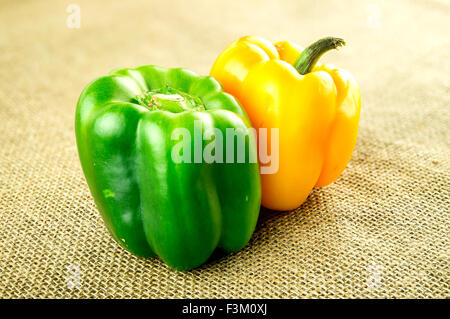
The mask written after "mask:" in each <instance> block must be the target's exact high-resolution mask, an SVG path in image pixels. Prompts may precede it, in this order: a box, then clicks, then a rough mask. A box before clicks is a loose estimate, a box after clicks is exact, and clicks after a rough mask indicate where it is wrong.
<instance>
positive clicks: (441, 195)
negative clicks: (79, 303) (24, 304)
mask: <svg viewBox="0 0 450 319" xmlns="http://www.w3.org/2000/svg"><path fill="white" fill-rule="evenodd" d="M70 3H73V2H72V1H70V2H69V1H5V0H2V1H1V2H0V119H1V125H0V142H1V149H0V297H4V298H13V297H43V298H48V297H56V298H78V297H88V298H92V297H95V298H105V297H106V298H107V297H139V298H140V297H143V298H158V297H162V298H178V297H185V298H199V297H207V298H220V297H228V298H237V297H249V298H256V297H264V298H265V297H273V298H298V297H300V298H301V297H349V298H357V297H376V298H377V297H397V298H407V297H424V298H435V297H449V296H450V283H449V247H450V242H449V237H450V236H449V229H450V228H449V226H450V220H449V199H450V195H449V186H450V185H449V178H450V176H449V172H450V166H449V155H450V154H449V125H450V123H449V110H450V108H449V104H450V98H449V92H450V91H449V89H450V83H449V80H450V78H449V74H450V33H449V22H448V21H450V6H449V4H448V2H445V1H414V2H413V1H411V2H407V1H398V2H396V3H395V4H393V3H391V2H388V1H382V2H381V1H368V2H365V1H351V2H350V1H347V2H345V3H342V4H341V2H337V1H329V2H320V4H316V3H315V2H312V1H298V0H296V1H283V2H282V3H281V2H278V1H262V2H261V1H256V0H255V1H223V2H220V3H219V2H216V1H214V2H212V1H196V2H192V1H181V0H180V1H121V2H119V1H107V2H106V1H76V2H74V3H75V4H77V5H79V7H80V8H81V26H80V28H74V29H73V28H69V27H68V26H67V24H66V22H67V21H66V19H67V17H68V15H69V13H67V12H66V9H67V6H68V5H69V4H70ZM246 34H256V35H261V36H264V37H266V38H269V39H271V40H274V41H275V40H280V39H291V40H296V41H298V42H299V43H301V44H303V45H305V44H308V43H311V42H312V41H314V40H316V39H317V38H319V37H321V36H326V35H335V36H341V37H343V38H345V39H346V41H347V43H348V45H347V46H346V47H345V48H343V49H341V50H340V51H339V52H337V53H329V54H327V56H326V57H324V59H323V60H325V61H328V62H332V63H335V64H338V65H340V66H342V67H345V68H346V69H348V70H350V71H351V72H352V73H353V75H354V76H355V77H356V79H357V80H358V82H359V84H360V87H361V92H362V97H363V105H362V114H361V125H360V134H359V138H358V142H357V145H356V149H355V152H354V154H353V158H352V160H351V162H350V164H349V165H348V167H347V169H346V171H345V172H344V174H343V175H342V177H341V178H340V179H339V180H338V181H336V182H335V183H334V184H332V185H330V186H328V187H326V188H323V189H317V190H314V191H313V192H312V194H311V196H310V197H309V199H308V201H307V202H306V203H305V204H304V205H302V206H301V207H300V208H298V209H297V210H296V211H293V212H282V213H279V212H269V211H265V210H263V211H262V213H261V218H260V221H259V223H258V226H257V229H256V232H255V234H254V236H253V238H252V240H251V242H250V243H249V244H248V245H247V246H246V247H245V248H244V249H243V250H241V251H239V252H237V253H235V254H233V255H229V256H222V255H216V256H214V258H213V259H212V260H211V261H210V262H209V263H207V264H206V265H204V266H203V267H201V268H199V269H196V270H193V271H190V272H177V271H173V270H171V269H169V268H168V267H167V266H166V265H165V264H164V263H162V262H161V261H160V260H158V259H148V260H145V259H139V258H136V257H134V256H132V255H131V254H129V253H127V252H126V251H124V250H123V249H121V248H120V247H119V246H118V245H117V244H116V243H115V242H114V241H113V240H112V239H111V237H110V236H109V235H108V233H107V231H106V229H105V228H104V226H103V223H102V220H101V218H100V216H99V214H98V212H97V210H96V207H95V205H94V202H93V200H92V198H91V195H90V193H89V191H88V187H87V185H86V182H85V180H84V176H83V173H82V171H81V168H80V164H79V162H78V155H77V150H76V144H75V137H74V112H75V104H76V101H77V98H78V95H79V94H80V92H81V90H82V89H83V87H84V86H85V85H86V84H87V83H88V82H89V81H91V80H92V79H94V78H95V77H97V76H100V75H103V74H105V73H107V72H109V71H110V70H112V69H114V68H117V67H125V66H130V67H131V66H138V65H142V64H157V65H162V66H167V67H169V66H171V67H175V66H184V67H188V68H190V69H192V70H194V71H196V72H198V73H203V74H206V73H208V71H209V68H210V66H211V65H212V63H213V61H214V59H215V58H216V56H217V55H218V53H219V52H220V51H221V50H222V49H223V48H224V47H225V46H226V45H227V44H228V43H230V42H231V41H233V40H235V39H237V38H238V37H240V36H242V35H246Z"/></svg>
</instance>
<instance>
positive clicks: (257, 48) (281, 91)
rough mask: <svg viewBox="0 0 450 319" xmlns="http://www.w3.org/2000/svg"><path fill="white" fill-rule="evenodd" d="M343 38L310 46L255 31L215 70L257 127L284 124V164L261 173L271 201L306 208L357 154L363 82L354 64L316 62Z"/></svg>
mask: <svg viewBox="0 0 450 319" xmlns="http://www.w3.org/2000/svg"><path fill="white" fill-rule="evenodd" d="M343 44H345V43H344V41H343V40H341V39H336V38H325V39H322V40H319V41H317V42H316V43H314V44H312V45H311V46H309V47H308V48H307V49H305V50H303V48H302V47H300V46H299V45H296V44H294V43H291V42H287V41H282V42H278V43H275V44H272V43H270V42H269V41H267V40H265V39H263V38H259V37H254V36H247V37H243V38H241V39H239V40H237V41H235V42H233V43H232V44H231V45H229V46H228V47H227V48H226V49H225V50H224V51H223V52H222V53H221V54H220V55H219V57H218V58H217V60H216V61H215V63H214V65H213V67H212V69H211V72H210V75H211V76H213V77H214V78H216V79H217V80H218V81H219V82H220V83H221V84H222V85H223V87H224V88H225V91H227V92H228V93H231V94H233V95H234V96H235V97H236V98H237V99H238V100H239V101H240V102H241V103H242V105H243V106H244V108H245V109H246V111H247V114H248V115H249V117H250V120H251V122H252V124H253V126H254V127H255V128H256V129H257V130H258V129H259V128H267V129H270V128H279V170H278V172H277V173H275V174H267V175H261V183H262V205H263V206H265V207H267V208H270V209H275V210H290V209H294V208H296V207H298V206H299V205H300V204H302V203H303V202H304V201H305V200H306V198H307V197H308V195H309V193H310V192H311V190H312V188H313V187H321V186H325V185H328V184H330V183H331V182H333V181H334V180H336V179H337V178H338V177H339V175H340V174H341V173H342V171H343V170H344V168H345V167H346V165H347V163H348V162H349V160H350V157H351V155H352V152H353V148H354V146H355V143H356V138H357V134H358V123H359V115H360V108H361V96H360V91H359V88H358V86H357V84H356V82H355V80H354V79H353V77H352V76H351V75H350V74H349V73H348V72H347V71H345V70H343V69H340V68H337V67H334V66H332V65H328V64H327V65H320V66H315V64H316V62H317V61H318V59H319V57H320V56H321V55H322V54H323V53H325V52H326V51H328V50H330V49H333V48H337V47H338V46H340V45H343ZM268 141H269V142H268V144H270V138H269V139H268ZM267 149H269V150H270V145H268V146H267ZM260 165H263V164H262V163H260Z"/></svg>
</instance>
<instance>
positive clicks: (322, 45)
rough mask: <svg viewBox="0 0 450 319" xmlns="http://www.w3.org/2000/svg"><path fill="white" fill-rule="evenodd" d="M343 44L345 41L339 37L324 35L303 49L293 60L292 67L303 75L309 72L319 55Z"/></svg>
mask: <svg viewBox="0 0 450 319" xmlns="http://www.w3.org/2000/svg"><path fill="white" fill-rule="evenodd" d="M344 45H345V41H344V40H343V39H340V38H333V37H326V38H323V39H320V40H318V41H316V42H314V43H313V44H311V45H310V46H309V47H307V48H306V49H304V50H303V52H302V53H301V54H300V56H299V57H298V59H297V61H295V63H294V68H295V69H296V70H297V71H298V73H300V74H302V75H305V74H306V73H309V72H311V70H312V69H313V68H314V66H315V65H316V63H317V61H319V59H320V57H321V56H322V55H323V54H324V53H325V52H327V51H330V50H333V49H337V48H338V47H340V46H344Z"/></svg>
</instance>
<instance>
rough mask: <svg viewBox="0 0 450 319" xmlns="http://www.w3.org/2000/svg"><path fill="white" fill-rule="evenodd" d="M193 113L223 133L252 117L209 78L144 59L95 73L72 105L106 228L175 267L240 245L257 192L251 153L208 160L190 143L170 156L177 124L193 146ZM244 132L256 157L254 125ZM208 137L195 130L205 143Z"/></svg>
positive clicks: (131, 247)
mask: <svg viewBox="0 0 450 319" xmlns="http://www.w3.org/2000/svg"><path fill="white" fill-rule="evenodd" d="M196 120H197V121H200V122H197V123H201V127H202V129H203V131H201V132H200V133H205V131H207V130H213V129H218V130H220V131H221V132H223V136H224V139H225V130H226V128H236V129H242V131H238V132H244V131H245V130H247V131H248V128H249V127H250V126H249V125H250V121H249V120H248V117H247V115H246V113H245V111H244V110H243V109H242V107H241V106H240V105H239V103H238V102H237V101H236V99H235V98H234V97H232V96H231V95H229V94H227V93H225V92H223V90H222V88H221V86H220V84H219V83H218V82H217V81H216V80H214V79H213V78H211V77H208V76H199V75H197V74H195V73H193V72H191V71H189V70H186V69H181V68H177V69H166V68H161V67H157V66H150V65H149V66H142V67H138V68H135V69H120V70H116V71H113V72H112V73H111V74H109V75H107V76H103V77H100V78H98V79H96V80H95V81H93V82H92V83H90V84H89V85H88V86H87V87H86V88H85V89H84V91H83V92H82V94H81V96H80V98H79V101H78V105H77V111H76V120H75V127H76V138H77V144H78V151H79V157H80V161H81V164H82V168H83V171H84V174H85V176H86V180H87V182H88V185H89V188H90V191H91V194H92V196H93V198H94V200H95V202H96V205H97V207H98V210H99V211H100V213H101V216H102V218H103V220H104V222H105V225H106V227H107V229H108V230H109V232H110V233H111V235H112V237H113V238H114V239H115V240H116V241H117V242H118V243H119V244H120V245H121V246H123V247H124V248H125V249H126V250H128V251H130V252H131V253H133V254H135V255H137V256H140V257H151V256H154V255H158V256H159V257H160V258H161V259H162V260H163V261H164V262H166V263H167V264H168V265H169V266H170V267H172V268H175V269H179V270H187V269H192V268H194V267H197V266H199V265H201V264H203V263H204V262H205V261H207V259H208V258H209V257H210V255H211V253H212V252H213V251H214V250H215V249H216V247H220V248H222V249H223V250H225V251H226V252H234V251H236V250H239V249H240V248H242V247H243V246H244V245H245V244H246V243H247V242H248V240H249V239H250V237H251V235H252V233H253V230H254V228H255V224H256V221H257V218H258V214H259V208H260V201H261V188H260V187H261V186H260V177H259V167H258V163H257V162H256V161H254V162H253V163H251V162H250V161H248V160H246V161H245V162H244V163H236V162H235V163H216V162H213V163H206V162H205V161H204V160H202V159H201V162H199V160H198V159H197V160H196V159H195V158H194V156H195V154H194V153H193V155H192V156H191V157H190V162H187V161H186V162H180V161H174V160H173V159H172V151H173V147H174V146H175V145H176V144H177V143H178V142H179V141H180V139H174V138H173V134H174V132H175V131H176V130H177V129H178V128H183V129H186V130H187V132H189V133H190V136H191V137H192V138H191V140H189V141H190V142H189V143H190V144H189V145H190V146H191V149H192V150H193V148H194V147H198V146H195V145H194V144H195V134H197V133H198V131H195V130H194V128H195V121H196ZM242 134H244V133H242ZM244 137H245V148H246V152H248V153H247V154H250V153H252V152H253V154H254V156H255V158H256V142H255V137H254V135H251V134H249V135H245V134H244ZM211 142H212V139H210V140H206V139H205V140H202V139H201V140H200V144H201V145H200V147H201V149H204V148H205V147H206V145H209V143H211ZM225 143H226V142H224V143H223V144H224V145H225ZM216 147H217V149H216V151H218V149H219V146H218V145H216ZM235 147H237V144H236V145H235ZM222 151H223V152H224V151H225V146H224V149H223V150H222ZM235 154H237V153H236V152H235ZM180 155H184V153H182V154H181V153H180ZM224 156H225V155H224ZM249 156H250V155H249Z"/></svg>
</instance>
